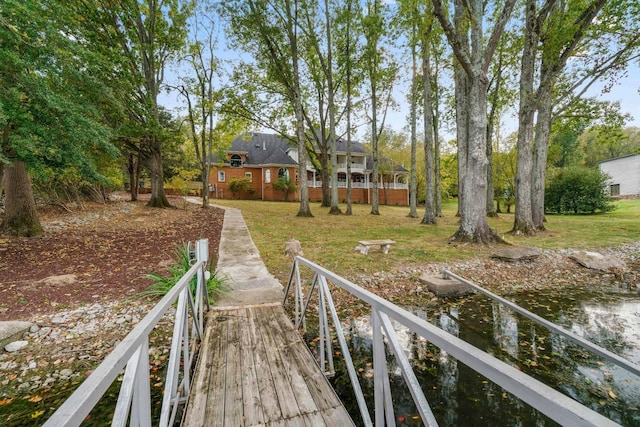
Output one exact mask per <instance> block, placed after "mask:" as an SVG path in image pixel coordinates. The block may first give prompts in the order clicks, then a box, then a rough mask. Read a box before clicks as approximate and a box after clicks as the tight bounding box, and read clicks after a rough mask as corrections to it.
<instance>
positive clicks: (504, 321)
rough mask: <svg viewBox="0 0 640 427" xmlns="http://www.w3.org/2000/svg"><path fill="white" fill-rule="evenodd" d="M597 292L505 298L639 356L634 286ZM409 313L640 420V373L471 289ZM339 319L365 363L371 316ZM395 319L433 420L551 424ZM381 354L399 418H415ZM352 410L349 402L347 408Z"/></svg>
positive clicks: (342, 386)
mask: <svg viewBox="0 0 640 427" xmlns="http://www.w3.org/2000/svg"><path fill="white" fill-rule="evenodd" d="M605 297H608V299H609V300H611V302H610V303H603V302H602V301H603V295H602V294H601V293H597V294H596V293H589V292H587V291H584V290H579V289H572V290H571V291H570V292H569V291H565V292H563V295H557V294H555V293H552V292H546V293H545V292H540V293H529V294H526V295H520V296H518V297H517V298H513V299H514V300H515V301H516V302H517V303H518V304H520V305H522V306H524V307H527V308H530V309H531V311H534V312H536V314H538V315H540V316H543V317H545V318H547V319H549V320H551V321H554V322H556V323H559V324H562V325H563V326H564V327H566V328H568V329H570V330H572V331H573V332H575V333H576V334H578V335H581V336H583V337H585V338H586V339H588V340H590V341H592V342H595V343H596V344H598V345H601V346H603V347H605V348H607V349H609V350H610V351H613V352H614V353H617V354H619V355H621V356H623V357H625V358H627V359H628V360H631V361H633V362H635V363H639V362H640V298H638V296H637V295H624V296H619V295H618V296H615V295H611V296H605ZM413 312H414V313H415V314H416V315H418V316H419V317H421V318H423V319H425V320H427V321H429V322H431V323H433V324H434V325H437V326H438V327H440V328H442V329H443V330H445V331H447V332H449V333H450V334H452V335H454V336H457V337H459V338H461V339H463V340H465V341H467V342H469V343H471V344H473V345H474V346H476V347H478V348H480V349H482V350H484V351H486V352H488V353H490V354H492V355H494V356H495V357H497V358H499V359H501V360H503V361H504V362H506V363H508V364H511V365H513V366H516V367H517V368H518V369H520V370H522V371H524V372H526V373H527V374H529V375H531V376H533V377H535V378H537V379H539V380H540V381H542V382H544V383H545V384H547V385H549V386H551V387H554V388H556V389H557V390H560V391H561V392H563V393H565V394H567V395H569V396H571V397H572V398H574V399H576V400H578V401H579V402H581V403H582V404H584V405H586V406H588V407H590V408H592V409H594V410H596V411H598V412H600V413H601V414H603V415H605V416H607V417H609V418H611V419H612V420H614V421H616V422H618V423H620V424H622V425H625V426H639V425H640V410H639V409H640V378H638V377H637V376H635V375H633V374H629V373H627V372H625V371H624V370H622V369H620V368H618V367H616V366H615V365H612V364H610V363H608V362H605V361H604V360H603V359H601V358H599V357H597V356H594V355H593V354H591V353H590V352H588V351H586V350H584V349H582V348H581V347H579V346H577V345H576V344H573V343H571V342H568V341H567V340H565V339H563V338H562V337H560V336H558V335H556V334H553V333H550V332H549V331H548V330H547V329H546V328H543V327H541V326H538V325H535V324H534V323H533V322H531V321H530V320H528V319H526V318H524V317H522V316H520V315H518V314H517V313H514V312H512V311H511V310H509V309H508V308H506V307H503V306H501V305H500V304H497V303H494V302H492V301H491V300H489V299H487V298H485V297H483V296H474V297H471V298H468V299H464V300H457V301H450V302H444V303H442V304H441V305H439V306H436V307H431V308H429V309H424V308H421V309H419V310H413ZM345 326H346V327H347V334H348V335H349V336H350V338H351V340H350V345H351V347H352V351H353V353H352V356H353V357H354V360H355V361H356V364H357V365H358V364H360V365H361V366H367V363H369V371H370V360H371V353H370V346H371V336H372V332H371V324H370V321H369V319H368V318H359V319H351V320H350V321H348V322H347V323H346V324H345ZM394 327H395V329H396V331H397V333H398V339H399V341H400V343H401V345H402V347H403V349H404V350H405V352H406V354H407V356H408V358H409V359H410V360H411V363H412V365H413V366H414V369H415V372H416V376H417V377H418V379H419V381H420V383H421V385H422V388H423V390H424V391H425V395H426V397H427V399H428V400H429V402H430V405H431V407H432V410H433V412H434V414H435V416H436V418H437V419H438V422H439V423H440V425H443V426H458V425H460V426H462V425H464V426H475V425H477V426H486V425H496V426H502V425H509V426H551V425H557V424H556V423H555V422H553V421H551V420H550V419H548V418H547V417H545V416H544V415H542V414H540V413H539V412H537V411H536V410H534V409H532V408H531V407H529V406H528V405H526V404H524V403H523V402H521V401H520V400H519V399H517V398H515V397H514V396H512V395H511V394H509V393H506V392H505V391H504V390H502V388H500V387H498V386H497V385H495V384H493V383H491V382H490V381H487V380H486V379H485V378H484V377H482V376H480V375H478V374H476V373H475V372H474V371H472V370H471V369H470V368H468V367H467V366H465V365H464V364H461V363H458V361H457V360H456V359H454V358H453V357H451V356H450V355H448V354H447V353H446V352H444V351H442V350H440V349H439V348H437V347H435V346H434V345H432V344H430V343H428V342H427V341H426V340H425V339H423V338H422V337H419V336H417V335H416V334H413V333H411V332H409V331H408V329H407V328H405V327H403V326H402V325H400V324H398V323H395V322H394ZM387 360H388V362H389V372H390V375H391V376H392V378H391V385H392V390H393V397H394V406H395V410H396V415H397V417H398V418H397V420H398V424H399V425H413V424H415V425H421V423H420V421H419V419H417V420H416V412H417V411H416V409H415V407H414V405H413V402H412V399H411V397H410V395H409V392H408V390H407V388H406V386H405V385H404V382H403V381H402V378H401V375H400V372H399V370H398V369H397V367H396V366H395V362H394V360H393V356H392V355H391V354H388V355H387ZM337 368H338V369H340V367H339V366H338V367H337ZM356 368H358V366H356ZM369 371H368V370H362V373H363V375H362V380H363V388H364V389H365V394H366V395H367V396H368V398H369V400H370V403H369V407H370V408H371V409H372V408H373V402H372V388H371V387H373V384H372V381H373V380H372V378H371V375H370V372H369ZM367 374H368V375H369V376H367ZM341 377H345V378H346V374H345V375H341V374H340V372H338V375H337V376H336V379H335V380H334V381H335V382H336V387H337V389H338V391H339V393H340V394H341V395H342V397H343V399H344V400H347V401H348V400H349V397H348V395H349V393H350V386H349V385H348V384H346V383H342V382H341V380H340V378H341ZM367 387H369V389H368V390H367ZM356 412H357V409H356V408H355V406H354V408H353V409H352V410H351V413H352V414H353V413H356Z"/></svg>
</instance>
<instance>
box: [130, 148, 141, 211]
mask: <svg viewBox="0 0 640 427" xmlns="http://www.w3.org/2000/svg"><path fill="white" fill-rule="evenodd" d="M127 171H128V172H129V187H130V188H129V194H130V195H131V201H132V202H135V201H137V200H138V185H139V184H140V158H139V156H138V155H137V154H136V153H129V159H128V163H127Z"/></svg>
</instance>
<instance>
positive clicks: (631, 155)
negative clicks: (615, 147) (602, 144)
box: [598, 154, 640, 165]
mask: <svg viewBox="0 0 640 427" xmlns="http://www.w3.org/2000/svg"><path fill="white" fill-rule="evenodd" d="M636 156H637V157H640V154H627V155H625V156H620V157H613V158H611V159H607V160H601V161H599V162H598V164H600V165H601V164H603V163H608V162H615V161H616V160H620V159H626V158H627V157H636Z"/></svg>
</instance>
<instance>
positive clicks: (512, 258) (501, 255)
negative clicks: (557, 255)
mask: <svg viewBox="0 0 640 427" xmlns="http://www.w3.org/2000/svg"><path fill="white" fill-rule="evenodd" d="M540 255H542V250H541V249H539V248H529V247H517V246H508V247H503V248H499V249H498V250H497V251H495V252H494V253H493V254H492V255H491V258H496V259H499V260H502V261H507V262H517V261H532V260H534V259H536V258H538V257H539V256H540Z"/></svg>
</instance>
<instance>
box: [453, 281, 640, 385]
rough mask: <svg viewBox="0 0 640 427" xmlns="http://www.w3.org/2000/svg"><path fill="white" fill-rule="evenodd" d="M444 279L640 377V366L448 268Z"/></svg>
mask: <svg viewBox="0 0 640 427" xmlns="http://www.w3.org/2000/svg"><path fill="white" fill-rule="evenodd" d="M442 277H444V278H453V279H456V280H457V281H459V282H462V283H464V284H465V285H467V286H469V287H471V288H473V289H475V290H476V291H478V292H480V293H482V294H484V295H486V296H488V297H489V298H491V299H492V300H494V301H497V302H499V303H500V304H503V305H505V306H507V307H509V308H510V309H512V310H513V311H515V312H517V313H520V314H521V315H523V316H525V317H527V318H529V319H531V320H533V321H534V322H536V323H538V324H540V325H542V326H544V327H545V328H547V329H548V330H550V331H551V332H555V333H556V334H558V335H560V336H563V337H565V338H566V339H568V340H569V341H573V342H574V343H576V344H578V345H579V346H581V347H582V348H585V349H587V350H589V351H591V352H592V353H594V354H597V355H598V356H601V357H602V358H604V359H606V360H608V361H609V362H611V363H613V364H614V365H618V366H619V367H621V368H622V369H625V370H627V371H629V372H631V373H633V374H635V375H638V376H640V366H638V365H636V364H635V363H633V362H631V361H629V360H627V359H625V358H623V357H620V356H618V355H617V354H615V353H612V352H610V351H609V350H607V349H606V348H602V347H600V346H599V345H596V344H594V343H592V342H591V341H587V340H585V339H584V338H582V337H581V336H579V335H576V334H574V333H573V332H571V331H568V330H566V329H564V328H562V327H560V326H558V325H556V324H555V323H553V322H549V321H548V320H547V319H545V318H543V317H540V316H538V315H537V314H534V313H532V312H530V311H529V310H526V309H524V308H522V307H520V306H519V305H518V304H515V303H513V302H511V301H509V300H506V299H504V298H502V297H499V296H498V295H496V294H494V293H492V292H490V291H488V290H486V289H484V288H483V287H481V286H478V285H476V284H475V283H473V282H470V281H469V280H467V279H465V278H464V277H461V276H458V275H457V274H455V273H452V272H451V271H449V270H447V269H446V268H445V269H443V270H442Z"/></svg>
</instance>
